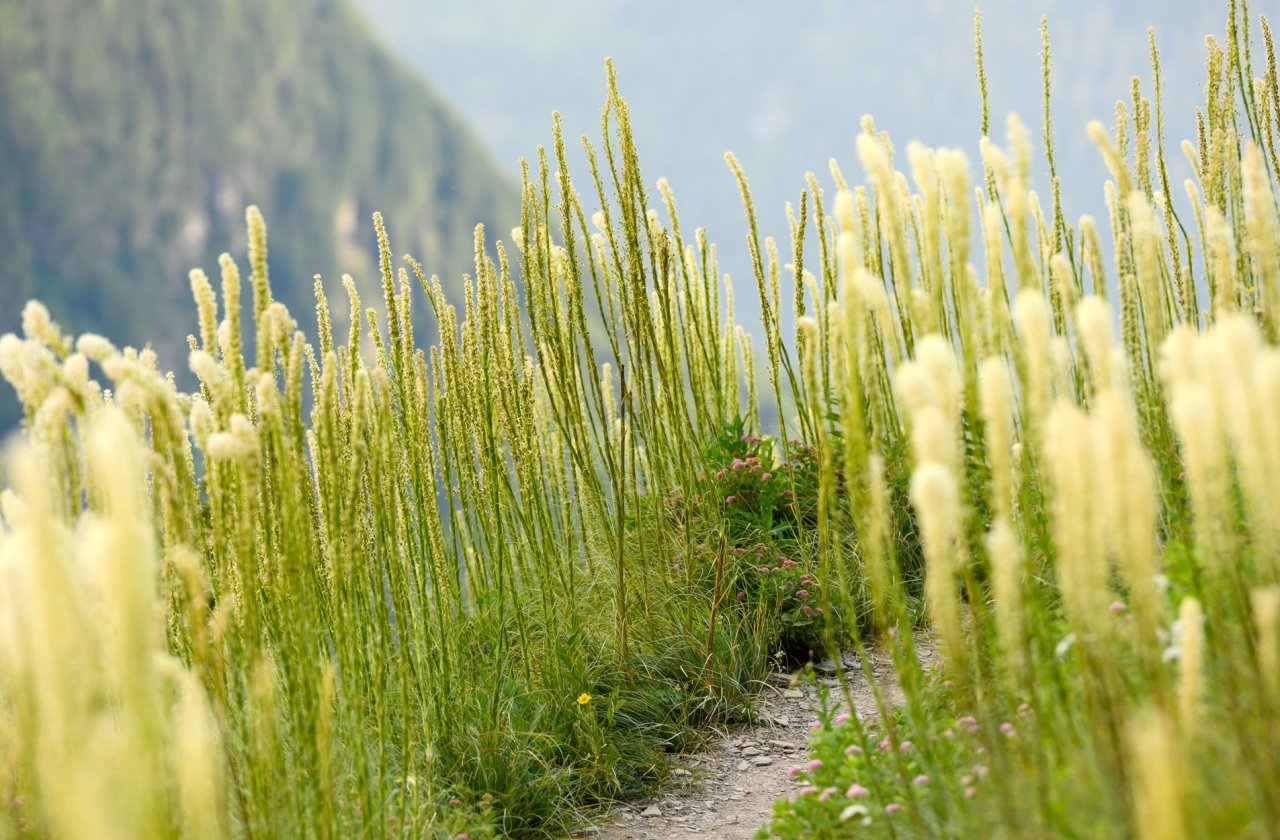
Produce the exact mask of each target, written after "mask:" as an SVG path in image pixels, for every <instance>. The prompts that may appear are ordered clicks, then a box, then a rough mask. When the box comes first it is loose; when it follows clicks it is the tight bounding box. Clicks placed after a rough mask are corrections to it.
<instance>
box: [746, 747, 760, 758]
mask: <svg viewBox="0 0 1280 840" xmlns="http://www.w3.org/2000/svg"><path fill="white" fill-rule="evenodd" d="M742 754H743V755H745V756H746V757H747V758H751V757H752V756H756V755H764V753H762V752H760V750H758V749H756V748H755V747H746V748H745V749H743V751H742Z"/></svg>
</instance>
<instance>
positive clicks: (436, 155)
mask: <svg viewBox="0 0 1280 840" xmlns="http://www.w3.org/2000/svg"><path fill="white" fill-rule="evenodd" d="M251 203H255V204H258V205H259V206H260V207H261V208H262V211H263V213H264V214H265V216H266V220H267V224H268V228H269V232H270V241H269V245H270V262H271V269H272V278H271V280H272V287H273V289H274V290H275V293H276V297H277V299H280V300H282V301H283V302H284V303H286V304H287V305H288V306H289V307H290V309H291V310H293V312H294V314H295V316H296V317H299V318H300V319H306V318H307V317H308V314H309V312H310V311H311V309H312V291H311V289H312V277H313V275H315V274H317V273H319V274H323V275H324V277H325V280H326V284H327V287H328V288H329V291H330V294H331V296H334V297H336V298H337V299H341V286H340V281H339V277H340V274H341V272H344V271H348V272H351V273H352V274H353V275H355V276H356V279H357V283H358V284H359V285H360V286H361V288H362V290H365V289H367V290H372V289H373V288H374V287H375V281H376V275H375V270H376V263H375V260H374V253H373V243H374V237H373V231H372V223H371V221H370V214H371V213H372V211H373V210H375V209H377V210H382V211H383V212H384V213H385V214H386V218H387V220H388V225H389V227H390V234H391V237H392V246H393V248H394V249H395V250H396V251H397V253H403V252H406V251H408V252H412V253H414V254H415V255H416V256H418V257H419V258H420V259H421V260H422V261H423V263H424V265H425V267H426V268H427V270H428V271H429V272H431V273H438V274H440V275H441V277H442V278H445V279H446V282H450V283H457V282H458V281H459V279H460V277H461V274H462V272H464V271H466V270H468V267H469V265H470V261H471V260H470V255H471V251H472V231H473V228H474V226H475V224H476V223H478V222H484V223H486V225H487V226H489V227H490V229H491V230H493V232H494V233H495V234H497V233H499V232H501V234H502V235H505V232H506V231H507V230H509V229H510V227H511V225H512V224H514V223H515V221H516V220H517V218H518V217H517V214H518V212H519V200H518V191H517V189H516V185H515V183H514V181H513V180H512V179H510V178H509V176H507V175H504V174H500V173H499V172H498V171H497V169H496V168H495V167H494V166H493V165H492V163H491V161H490V160H489V159H488V158H487V156H486V153H485V152H484V151H483V150H482V148H481V145H480V143H479V142H478V140H477V139H476V137H475V136H474V135H473V134H472V132H471V131H469V130H468V129H467V127H466V126H465V125H464V124H463V123H462V122H461V121H460V120H459V119H458V118H457V117H456V116H455V115H454V114H453V113H451V112H450V110H449V109H448V108H447V107H446V106H445V104H444V103H443V101H442V100H441V98H440V97H439V96H437V94H436V93H435V92H434V91H433V90H432V89H430V88H429V87H428V86H427V85H426V84H425V83H424V82H422V81H421V80H420V79H418V78H417V77H416V76H415V75H414V74H413V73H412V72H411V71H409V70H408V69H407V68H405V67H404V66H402V65H401V64H400V63H399V62H398V61H397V60H396V59H394V58H392V57H391V56H390V55H389V54H388V53H387V52H386V51H385V50H384V49H383V47H382V46H381V45H380V44H379V43H378V42H377V41H376V39H375V38H374V37H373V36H372V35H371V34H370V31H369V30H368V28H367V27H366V25H365V22H364V19H363V18H362V17H361V16H360V14H359V13H357V12H354V11H352V10H351V9H350V8H348V6H347V5H346V4H345V3H344V2H340V0H202V2H199V3H190V2H182V0H0V254H2V255H3V256H2V257H0V332H6V331H10V330H16V329H17V328H18V327H19V321H20V313H21V310H22V306H23V304H24V302H25V301H26V300H28V299H29V298H32V297H38V298H40V299H42V300H44V301H45V302H46V303H47V304H48V305H49V308H50V310H51V311H52V313H53V315H54V317H55V318H56V319H57V320H59V321H61V322H62V323H63V325H64V327H68V328H70V329H72V330H75V331H79V330H92V331H94V332H100V333H103V334H105V335H107V336H108V337H109V338H111V339H112V340H113V341H116V342H118V343H122V344H135V345H141V344H142V343H144V342H146V341H148V340H150V341H153V342H154V345H155V347H156V349H157V351H158V352H159V353H160V356H161V362H162V365H164V366H166V367H175V368H177V369H179V370H181V369H184V368H185V357H184V346H185V345H184V340H185V337H186V335H187V334H188V333H190V332H193V331H195V328H196V322H195V311H194V308H193V306H192V304H191V299H190V291H189V284H188V280H187V272H188V270H189V269H190V268H192V267H194V266H202V267H204V268H205V269H206V270H207V271H209V273H210V274H211V275H212V276H214V277H215V284H216V272H217V263H216V259H217V255H218V254H219V253H221V252H222V251H227V250H230V251H231V252H232V254H233V255H235V256H237V258H238V259H240V260H241V263H242V265H243V251H244V210H245V207H246V205H248V204H251ZM338 308H339V309H341V307H338ZM423 320H425V319H423ZM0 387H3V388H4V390H3V391H0V429H3V428H5V427H7V426H10V425H11V424H12V422H13V421H14V420H15V419H16V416H17V406H16V400H15V398H14V395H13V392H12V391H10V390H8V386H7V385H5V386H0Z"/></svg>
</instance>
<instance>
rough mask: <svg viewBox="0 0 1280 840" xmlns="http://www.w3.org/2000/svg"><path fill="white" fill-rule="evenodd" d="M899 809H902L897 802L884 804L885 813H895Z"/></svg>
mask: <svg viewBox="0 0 1280 840" xmlns="http://www.w3.org/2000/svg"><path fill="white" fill-rule="evenodd" d="M901 810H902V806H901V805H899V804H898V803H897V802H890V803H889V804H888V805H886V806H884V812H885V813H886V814H896V813H898V812H899V811H901Z"/></svg>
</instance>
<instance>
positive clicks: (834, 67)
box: [358, 0, 1280, 314]
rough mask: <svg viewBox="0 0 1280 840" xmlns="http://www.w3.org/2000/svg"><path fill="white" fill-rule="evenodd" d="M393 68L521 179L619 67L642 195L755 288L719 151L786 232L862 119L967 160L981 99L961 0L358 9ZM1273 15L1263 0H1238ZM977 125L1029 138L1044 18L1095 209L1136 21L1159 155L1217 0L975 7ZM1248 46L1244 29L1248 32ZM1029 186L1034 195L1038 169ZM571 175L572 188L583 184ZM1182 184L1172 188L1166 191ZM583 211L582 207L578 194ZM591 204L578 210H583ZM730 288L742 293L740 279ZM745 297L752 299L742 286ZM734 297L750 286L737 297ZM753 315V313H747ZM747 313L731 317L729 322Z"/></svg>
mask: <svg viewBox="0 0 1280 840" xmlns="http://www.w3.org/2000/svg"><path fill="white" fill-rule="evenodd" d="M358 4H359V5H361V6H363V7H364V8H365V9H366V10H367V12H368V14H369V16H370V19H371V22H372V24H373V26H374V27H375V28H376V29H377V30H378V31H379V32H381V33H382V34H383V35H384V36H385V37H386V38H387V39H388V41H389V42H390V43H391V45H392V47H393V48H394V49H396V50H397V51H398V52H399V53H400V54H401V55H402V56H404V58H405V59H406V60H407V61H408V62H409V63H410V64H411V65H413V66H414V67H416V68H418V69H420V70H421V71H423V72H424V74H425V75H426V76H427V77H428V79H429V80H430V82H431V83H432V84H433V85H434V86H435V87H436V88H437V89H439V90H440V91H441V92H443V94H444V95H445V96H446V97H447V98H448V99H449V100H450V101H452V103H453V104H454V105H455V106H456V107H457V108H458V109H459V110H460V111H461V113H462V114H463V115H464V116H466V117H467V118H468V120H469V121H470V122H471V124H472V125H473V126H474V127H475V129H476V130H477V132H479V134H480V135H481V136H482V138H483V140H484V142H485V143H486V144H487V145H488V147H489V148H490V149H491V150H492V152H493V154H494V156H495V158H496V159H497V161H498V162H499V164H500V165H501V166H503V167H505V168H507V169H508V170H510V171H512V172H515V171H518V170H517V160H518V158H519V157H521V156H525V157H530V158H532V157H533V156H534V154H535V152H536V148H537V146H538V145H539V144H543V143H547V144H549V142H550V130H549V126H550V113H551V111H552V110H553V109H558V110H559V111H560V112H561V113H562V115H563V117H564V121H565V125H566V128H567V132H568V134H569V135H570V137H571V138H572V137H576V136H577V135H579V134H582V133H587V134H589V135H591V136H592V137H593V139H594V138H598V135H599V129H598V120H599V111H600V107H601V105H602V103H603V98H604V73H603V69H602V64H603V60H604V58H605V56H611V57H612V58H613V60H614V62H615V64H616V66H617V69H618V75H619V80H620V83H621V86H622V89H623V94H624V95H625V96H626V97H627V99H628V101H629V103H630V105H631V109H632V115H633V121H634V123H635V126H636V130H637V142H638V144H639V147H640V155H641V165H642V169H643V171H644V173H645V176H646V181H648V182H649V183H650V184H652V183H653V182H654V181H656V180H657V178H658V177H659V176H666V177H667V178H668V179H669V180H670V182H671V184H672V186H673V188H674V190H675V193H676V198H677V201H678V204H679V208H680V212H681V223H682V226H683V227H685V228H692V227H694V226H702V227H706V228H707V229H708V231H709V233H710V234H711V238H712V239H713V241H716V242H718V243H719V245H720V252H721V267H722V269H723V270H727V271H730V272H733V273H734V275H735V277H734V279H735V281H736V282H735V285H737V286H738V287H739V288H740V289H742V290H743V291H744V292H745V291H746V289H749V288H751V284H750V279H749V277H747V276H746V271H745V265H746V261H745V258H744V256H743V254H744V249H743V247H742V244H741V243H742V236H743V234H744V232H745V227H744V225H743V222H742V212H741V209H740V205H739V203H738V198H737V188H736V186H735V183H734V181H733V179H732V177H731V175H730V174H729V172H728V170H727V169H726V167H725V164H724V161H723V154H724V152H725V151H726V150H733V151H734V152H735V153H736V154H737V155H738V157H739V159H740V160H741V161H742V163H743V166H744V167H745V169H746V172H747V175H748V177H749V179H750V182H751V185H752V188H753V193H754V197H755V202H756V207H757V210H758V212H759V213H760V216H761V227H762V233H772V234H774V235H775V236H777V237H778V239H779V240H780V242H781V241H783V240H785V231H786V222H785V215H784V211H783V207H784V202H786V201H788V200H790V201H795V199H796V197H797V195H798V193H799V192H800V190H801V189H802V188H803V186H804V180H803V178H804V173H805V172H806V171H814V172H816V173H817V174H818V175H819V178H820V179H821V183H823V184H824V185H825V184H829V183H830V178H829V176H828V174H827V171H828V170H827V161H828V159H829V158H831V157H835V158H837V159H838V160H839V161H840V163H841V165H842V168H843V169H844V171H845V174H846V176H847V177H849V178H850V179H851V180H853V181H855V182H861V181H862V173H861V171H860V168H859V167H858V165H857V159H856V156H855V153H854V138H855V136H856V134H857V132H858V130H859V120H860V119H861V117H862V115H863V114H871V115H873V116H874V117H875V119H876V122H877V125H878V126H879V127H880V128H882V129H886V130H888V131H889V132H890V133H891V134H892V136H893V138H894V142H895V144H896V146H897V148H898V149H899V150H902V149H905V146H906V143H907V141H909V140H920V141H923V142H925V143H927V144H929V145H934V146H953V147H960V148H963V149H965V150H966V151H967V152H968V153H969V156H970V160H971V163H973V164H974V166H975V168H976V161H977V141H978V138H979V113H980V109H979V96H978V87H977V83H976V80H975V68H974V55H973V8H974V7H973V5H971V4H970V3H968V2H958V1H957V0H898V2H880V1H879V0H865V1H864V2H838V0H814V2H805V3H789V4H782V3H778V2H767V1H766V0H710V2H697V3H692V2H688V0H684V2H675V0H646V2H642V3H641V2H623V0H612V2H610V0H540V2H507V1H506V0H426V1H425V2H422V1H421V0H358ZM1250 6H1251V8H1250V14H1251V17H1252V18H1253V19H1254V22H1255V25H1256V18H1257V13H1258V12H1262V13H1264V14H1267V15H1268V17H1269V18H1271V19H1275V18H1277V17H1280V15H1278V14H1276V12H1277V9H1276V3H1275V0H1273V2H1270V3H1265V4H1263V3H1257V2H1254V3H1251V4H1250ZM982 10H983V21H984V23H983V28H984V42H985V54H986V64H987V75H988V79H989V83H990V94H991V105H992V132H991V133H992V134H993V135H994V136H995V138H996V139H997V141H998V142H1001V143H1003V139H1004V125H1005V116H1006V115H1007V114H1008V113H1009V112H1017V113H1019V114H1020V115H1022V117H1023V118H1024V119H1025V120H1026V122H1027V123H1028V124H1029V125H1030V126H1031V128H1032V130H1033V135H1034V136H1035V137H1037V138H1038V137H1039V135H1040V130H1039V129H1040V111H1041V100H1040V60H1039V52H1040V36H1039V27H1040V18H1041V16H1042V15H1047V16H1048V19H1049V29H1050V35H1051V38H1052V55H1053V61H1052V68H1053V69H1052V77H1051V78H1052V87H1053V91H1054V97H1053V102H1054V111H1053V120H1054V134H1055V138H1056V143H1057V149H1058V163H1059V172H1060V174H1061V175H1062V176H1063V180H1064V185H1065V187H1064V190H1065V194H1064V199H1065V210H1066V212H1067V214H1068V216H1069V217H1075V216H1078V215H1079V214H1081V213H1085V212H1088V213H1092V214H1094V215H1095V216H1098V217H1103V216H1105V211H1104V208H1103V204H1102V183H1103V181H1104V180H1105V178H1106V172H1105V169H1104V168H1103V166H1102V164H1101V161H1100V159H1099V158H1098V155H1097V154H1096V152H1095V151H1094V149H1093V147H1092V144H1091V143H1090V142H1089V141H1088V139H1087V138H1086V137H1085V132H1084V126H1085V124H1086V123H1087V122H1088V121H1089V120H1091V119H1101V120H1103V121H1104V123H1108V124H1110V123H1112V122H1113V119H1114V107H1115V102H1116V100H1117V99H1120V98H1124V99H1127V98H1128V96H1129V80H1130V78H1131V77H1132V76H1134V75H1138V76H1140V77H1141V78H1142V79H1143V90H1144V92H1145V93H1146V94H1147V95H1150V94H1151V87H1150V82H1149V79H1150V66H1149V60H1148V47H1147V35H1146V29H1147V27H1148V26H1149V25H1150V26H1154V27H1155V30H1156V37H1157V41H1158V45H1159V47H1160V51H1161V58H1162V64H1163V71H1164V82H1165V89H1164V103H1163V104H1164V110H1165V122H1166V131H1167V134H1168V137H1169V138H1170V143H1169V148H1170V150H1171V151H1172V152H1173V154H1174V163H1175V164H1176V165H1177V167H1178V168H1176V169H1175V170H1174V172H1173V173H1172V174H1173V175H1174V177H1175V178H1176V180H1175V183H1178V184H1180V183H1181V180H1182V178H1183V177H1184V175H1185V173H1186V169H1185V168H1184V167H1183V166H1182V156H1181V153H1180V152H1178V151H1177V144H1178V142H1179V141H1180V140H1181V139H1182V138H1184V137H1190V136H1192V135H1193V133H1194V126H1195V122H1194V108H1195V106H1196V104H1198V103H1199V102H1200V100H1201V96H1202V77H1203V64H1204V54H1205V53H1204V37H1205V35H1206V34H1209V33H1217V34H1218V37H1220V38H1221V34H1220V33H1222V32H1223V31H1224V28H1225V27H1224V21H1225V3H1219V2H1216V0H1164V2H1158V0H1132V2H1123V3H1120V2H1113V0H1036V1H1035V2H1026V0H994V2H985V3H983V4H982ZM1255 36H1256V30H1255ZM1033 186H1034V187H1035V188H1036V189H1037V190H1038V191H1040V193H1041V195H1047V193H1048V185H1047V178H1046V177H1045V176H1044V175H1043V173H1042V174H1041V175H1040V177H1039V178H1038V179H1037V182H1036V183H1034V184H1033ZM585 187H586V184H585V183H580V184H579V191H580V192H583V191H585ZM1175 190H1176V191H1177V192H1178V193H1180V192H1181V190H1180V189H1178V188H1175ZM585 203H587V204H589V205H590V204H592V202H591V201H587V202H585ZM588 209H589V208H588ZM744 284H745V285H744ZM752 294H753V293H752ZM738 297H739V300H740V301H743V302H744V303H749V301H750V297H751V295H744V294H743V293H739V295H738ZM744 308H749V307H744ZM744 314H746V313H745V312H744Z"/></svg>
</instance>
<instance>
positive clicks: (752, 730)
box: [578, 652, 929, 840]
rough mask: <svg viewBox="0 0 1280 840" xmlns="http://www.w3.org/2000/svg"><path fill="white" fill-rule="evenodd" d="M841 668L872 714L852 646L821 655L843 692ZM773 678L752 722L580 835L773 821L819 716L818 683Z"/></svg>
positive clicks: (887, 677) (893, 699)
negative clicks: (840, 653) (833, 655)
mask: <svg viewBox="0 0 1280 840" xmlns="http://www.w3.org/2000/svg"><path fill="white" fill-rule="evenodd" d="M928 655H929V654H928V653H927V652H926V653H925V654H924V656H928ZM922 658H923V657H922ZM871 667H872V672H873V674H874V676H875V680H876V682H877V683H878V684H879V685H880V687H881V690H882V691H884V692H885V693H886V700H887V701H888V702H889V703H890V704H894V703H898V702H901V692H900V691H899V689H898V686H897V682H896V681H895V679H894V674H893V666H892V664H891V662H890V660H889V658H888V656H887V655H878V654H871ZM837 669H843V670H844V675H845V679H846V680H847V681H848V683H849V687H850V693H851V695H852V700H853V710H854V711H855V712H856V713H857V714H858V715H859V716H874V715H875V714H876V708H875V700H874V698H873V695H872V692H871V687H870V685H868V683H867V681H866V679H865V677H864V676H863V673H862V668H861V666H860V665H859V664H858V661H857V659H856V658H854V656H853V655H852V654H846V655H845V656H844V657H843V661H841V662H838V663H837V662H834V661H827V662H823V663H820V664H819V666H818V670H817V674H818V678H819V682H820V683H825V684H826V685H828V686H831V687H832V688H833V694H835V693H838V690H837V689H835V686H838V685H839V680H838V679H837V676H838V675H837V674H836V671H837ZM769 683H770V684H769V686H768V688H767V689H766V690H765V692H764V693H763V695H762V696H761V697H760V699H759V700H758V701H757V703H756V718H757V722H756V723H755V724H754V725H751V726H746V727H740V728H737V729H733V730H730V731H728V732H726V733H724V734H723V735H722V736H719V737H716V738H713V739H712V740H711V741H710V742H709V743H708V744H707V746H706V748H705V749H703V750H701V751H700V752H696V753H691V754H689V755H684V756H681V757H679V758H678V759H677V761H676V768H675V770H674V771H673V772H672V774H671V776H670V777H669V778H668V780H667V783H666V784H665V785H663V787H662V788H661V790H659V791H658V793H657V794H656V795H655V796H653V797H652V798H650V799H647V800H644V801H642V802H635V803H631V804H627V805H621V806H618V807H616V808H614V809H613V810H611V811H609V812H608V813H606V814H604V815H603V816H602V817H601V819H600V820H599V822H598V824H597V825H595V826H593V827H591V828H588V829H587V830H585V831H583V832H579V835H578V836H580V837H595V838H597V840H688V838H697V840H705V839H706V838H717V839H718V840H748V839H749V838H752V837H754V836H755V834H756V832H757V831H758V830H759V829H760V828H761V826H763V825H765V824H766V823H767V822H768V820H769V817H770V815H771V814H772V813H773V803H774V801H775V800H777V799H779V798H781V797H783V796H786V795H787V794H788V793H790V792H791V791H792V790H794V789H795V787H796V785H795V783H794V782H792V781H791V779H789V778H788V776H787V768H788V767H790V766H791V765H793V764H803V763H804V762H805V760H806V758H807V753H806V751H805V746H806V741H807V738H808V735H809V732H810V729H811V727H812V725H813V724H814V723H815V722H816V721H817V719H818V718H817V708H818V698H817V688H816V686H814V685H813V684H804V683H801V682H799V681H798V680H796V679H795V678H793V677H792V676H791V675H787V674H774V675H773V676H772V677H771V678H770V680H769Z"/></svg>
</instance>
